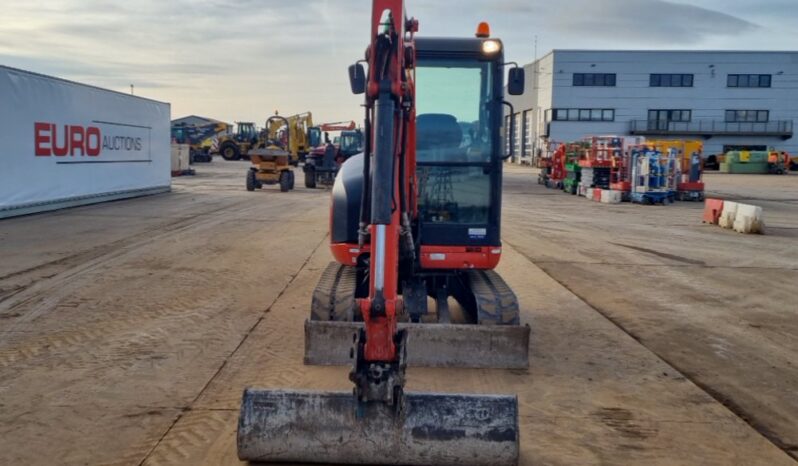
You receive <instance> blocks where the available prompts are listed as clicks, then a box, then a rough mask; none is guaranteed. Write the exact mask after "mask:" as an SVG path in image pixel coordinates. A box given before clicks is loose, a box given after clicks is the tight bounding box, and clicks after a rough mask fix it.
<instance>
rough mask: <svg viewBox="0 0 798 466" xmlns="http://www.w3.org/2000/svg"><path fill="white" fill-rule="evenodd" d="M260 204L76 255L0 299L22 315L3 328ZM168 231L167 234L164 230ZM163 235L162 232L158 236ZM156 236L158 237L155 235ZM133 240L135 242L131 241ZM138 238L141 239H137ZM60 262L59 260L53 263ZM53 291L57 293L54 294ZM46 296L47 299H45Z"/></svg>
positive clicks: (3, 307) (2, 308)
mask: <svg viewBox="0 0 798 466" xmlns="http://www.w3.org/2000/svg"><path fill="white" fill-rule="evenodd" d="M260 207H261V205H260V204H256V203H247V204H243V205H241V206H239V207H238V208H235V205H233V206H232V209H233V210H231V206H230V205H227V206H225V207H221V208H219V209H215V210H212V211H209V212H206V213H203V214H198V215H195V216H193V217H191V218H188V219H182V220H180V221H178V222H175V223H172V224H169V225H168V226H166V227H155V228H150V229H147V230H145V231H143V232H141V233H137V234H135V235H133V236H131V237H128V238H126V239H123V240H119V241H115V242H113V243H110V244H108V245H103V246H100V247H99V249H95V250H91V251H87V252H85V253H80V254H77V255H76V256H73V257H72V260H71V261H66V262H63V263H64V264H69V265H72V264H75V265H73V266H71V267H68V268H66V269H65V270H62V271H60V272H57V273H55V274H53V275H51V276H49V277H46V278H44V279H43V280H39V281H35V282H32V284H30V285H28V286H26V287H24V288H23V289H20V290H17V291H16V292H15V293H14V294H13V296H7V297H6V298H5V299H3V300H0V315H3V314H20V315H19V316H18V317H17V318H16V320H15V322H14V323H12V325H11V326H8V327H6V328H5V329H4V331H6V332H13V331H15V330H17V328H16V327H17V326H19V325H20V324H23V323H26V322H28V321H30V320H33V319H34V318H36V317H38V316H39V314H40V313H41V312H42V311H43V310H46V309H48V308H52V307H53V305H54V303H55V302H57V301H58V300H60V299H63V297H64V296H66V295H68V294H70V292H71V291H72V290H70V289H69V285H70V284H71V283H72V282H73V281H74V280H75V279H80V278H81V277H82V275H83V274H85V273H89V272H93V271H95V270H97V269H98V268H107V267H110V266H112V265H114V264H115V263H116V262H117V261H119V260H121V259H124V258H126V257H129V256H131V255H134V254H135V253H136V252H138V250H139V249H141V248H144V247H146V246H149V245H151V244H154V243H157V242H161V241H165V240H168V239H170V238H173V237H175V236H179V235H181V234H183V233H186V232H187V231H190V230H191V229H194V228H200V227H210V226H213V225H214V224H218V223H223V222H228V221H231V220H235V219H231V218H229V217H230V215H224V216H216V215H214V214H216V213H218V212H222V211H224V213H226V214H231V215H233V216H235V215H244V214H247V213H249V212H251V211H253V210H255V209H258V208H260ZM285 207H286V206H285V205H284V204H283V205H276V206H274V208H275V209H281V208H285ZM163 230H166V231H163ZM156 232H160V233H156ZM152 233H155V234H152ZM131 238H133V240H131ZM135 238H141V239H138V240H136V239H135ZM54 262H58V261H54ZM48 265H49V264H44V265H42V266H41V267H47V266H48ZM38 269H40V268H39V267H37V268H34V269H31V270H33V271H35V270H38ZM53 290H57V291H56V292H55V293H54V292H53ZM45 295H46V296H45ZM37 299H39V303H37V304H38V305H37V306H36V307H35V308H34V309H32V310H28V311H26V312H25V313H19V312H15V311H16V310H17V309H19V308H20V307H22V306H25V305H31V304H32V303H34V302H35V301H36V300H37ZM2 343H3V338H2V334H0V345H2Z"/></svg>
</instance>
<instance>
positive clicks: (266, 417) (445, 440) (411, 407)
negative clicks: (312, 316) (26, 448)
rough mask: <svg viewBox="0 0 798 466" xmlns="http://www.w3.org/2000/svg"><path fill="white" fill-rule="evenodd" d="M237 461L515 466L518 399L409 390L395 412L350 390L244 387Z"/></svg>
mask: <svg viewBox="0 0 798 466" xmlns="http://www.w3.org/2000/svg"><path fill="white" fill-rule="evenodd" d="M237 443H238V457H239V458H240V459H242V460H248V461H253V462H296V463H306V462H310V463H342V464H408V465H436V466H437V465H440V466H445V465H452V466H454V465H458V466H459V465H463V464H469V465H492V466H501V465H516V464H517V463H518V400H517V398H516V397H515V396H514V395H510V396H507V395H459V394H440V393H407V394H405V405H404V409H403V410H402V411H401V412H400V413H398V414H397V413H395V412H394V410H393V408H391V407H389V406H387V405H385V404H382V403H370V404H366V405H364V408H363V409H362V410H360V411H358V409H357V402H356V401H355V398H354V396H353V395H352V393H347V392H325V393H321V392H310V391H284V390H257V389H246V390H245V391H244V397H243V400H242V403H241V415H240V417H239V421H238V437H237Z"/></svg>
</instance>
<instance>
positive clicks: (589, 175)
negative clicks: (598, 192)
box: [579, 136, 623, 195]
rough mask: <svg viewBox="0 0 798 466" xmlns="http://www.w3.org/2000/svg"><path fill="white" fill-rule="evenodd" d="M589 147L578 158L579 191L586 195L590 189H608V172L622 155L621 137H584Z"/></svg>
mask: <svg viewBox="0 0 798 466" xmlns="http://www.w3.org/2000/svg"><path fill="white" fill-rule="evenodd" d="M584 141H585V142H588V143H589V144H590V147H589V148H587V149H586V150H585V151H584V153H583V154H584V155H583V157H582V158H581V159H580V160H579V166H580V167H582V181H581V184H580V193H581V194H582V195H586V194H587V191H588V190H590V189H591V188H592V189H610V172H611V171H612V168H613V166H614V165H615V164H617V160H619V159H620V158H622V157H623V138H619V137H615V136H593V137H589V138H585V139H584Z"/></svg>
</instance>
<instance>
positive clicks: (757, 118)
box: [726, 110, 770, 123]
mask: <svg viewBox="0 0 798 466" xmlns="http://www.w3.org/2000/svg"><path fill="white" fill-rule="evenodd" d="M726 121H727V122H728V123H743V122H744V123H767V122H768V121H770V112H769V111H768V110H726Z"/></svg>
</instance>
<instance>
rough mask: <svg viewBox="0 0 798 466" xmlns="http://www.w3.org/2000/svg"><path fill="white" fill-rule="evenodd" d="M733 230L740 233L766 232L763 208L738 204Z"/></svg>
mask: <svg viewBox="0 0 798 466" xmlns="http://www.w3.org/2000/svg"><path fill="white" fill-rule="evenodd" d="M732 228H734V231H736V232H738V233H762V232H763V230H764V223H763V222H762V208H761V207H759V206H755V205H748V204H738V205H737V215H735V217H734V223H733V225H732Z"/></svg>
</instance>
